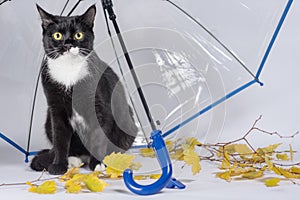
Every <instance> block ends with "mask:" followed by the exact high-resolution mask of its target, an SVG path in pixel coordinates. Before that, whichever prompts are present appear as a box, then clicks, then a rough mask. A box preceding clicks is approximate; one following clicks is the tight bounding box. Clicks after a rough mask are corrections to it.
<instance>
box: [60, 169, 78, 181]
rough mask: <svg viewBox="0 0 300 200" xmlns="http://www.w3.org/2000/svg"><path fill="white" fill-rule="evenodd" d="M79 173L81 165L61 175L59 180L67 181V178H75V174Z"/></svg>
mask: <svg viewBox="0 0 300 200" xmlns="http://www.w3.org/2000/svg"><path fill="white" fill-rule="evenodd" d="M78 173H79V167H73V168H70V169H68V171H67V172H66V173H65V174H64V175H62V176H60V177H59V180H60V181H62V182H63V181H66V180H70V179H72V178H73V176H74V175H76V174H78Z"/></svg>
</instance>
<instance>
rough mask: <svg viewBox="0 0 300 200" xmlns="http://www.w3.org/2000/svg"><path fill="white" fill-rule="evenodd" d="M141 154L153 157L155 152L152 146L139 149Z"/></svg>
mask: <svg viewBox="0 0 300 200" xmlns="http://www.w3.org/2000/svg"><path fill="white" fill-rule="evenodd" d="M141 154H142V156H143V157H150V158H155V152H154V151H153V149H152V148H144V149H141Z"/></svg>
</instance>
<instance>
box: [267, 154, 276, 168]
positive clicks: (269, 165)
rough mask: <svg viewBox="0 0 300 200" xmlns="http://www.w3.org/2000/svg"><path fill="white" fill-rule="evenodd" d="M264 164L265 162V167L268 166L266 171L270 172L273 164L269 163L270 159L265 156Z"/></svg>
mask: <svg viewBox="0 0 300 200" xmlns="http://www.w3.org/2000/svg"><path fill="white" fill-rule="evenodd" d="M265 162H266V164H267V166H268V169H269V170H272V169H273V166H274V164H273V163H272V162H271V161H270V158H269V157H268V156H265Z"/></svg>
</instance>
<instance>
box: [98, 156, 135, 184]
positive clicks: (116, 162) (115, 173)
mask: <svg viewBox="0 0 300 200" xmlns="http://www.w3.org/2000/svg"><path fill="white" fill-rule="evenodd" d="M134 158H135V156H134V155H126V154H121V153H120V152H119V153H117V154H116V153H114V152H113V153H112V154H110V155H109V156H105V158H104V160H103V163H104V164H105V165H106V166H107V167H106V173H107V174H109V175H111V178H117V177H119V176H121V175H122V174H123V171H124V170H125V169H127V168H129V167H130V165H131V164H132V160H133V159H134Z"/></svg>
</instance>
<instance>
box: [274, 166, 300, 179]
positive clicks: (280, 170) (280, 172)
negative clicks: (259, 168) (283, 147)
mask: <svg viewBox="0 0 300 200" xmlns="http://www.w3.org/2000/svg"><path fill="white" fill-rule="evenodd" d="M273 171H274V172H275V173H276V174H278V175H281V176H284V177H286V178H298V179H300V175H299V174H296V173H291V172H289V171H288V170H287V169H283V168H280V167H273Z"/></svg>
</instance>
